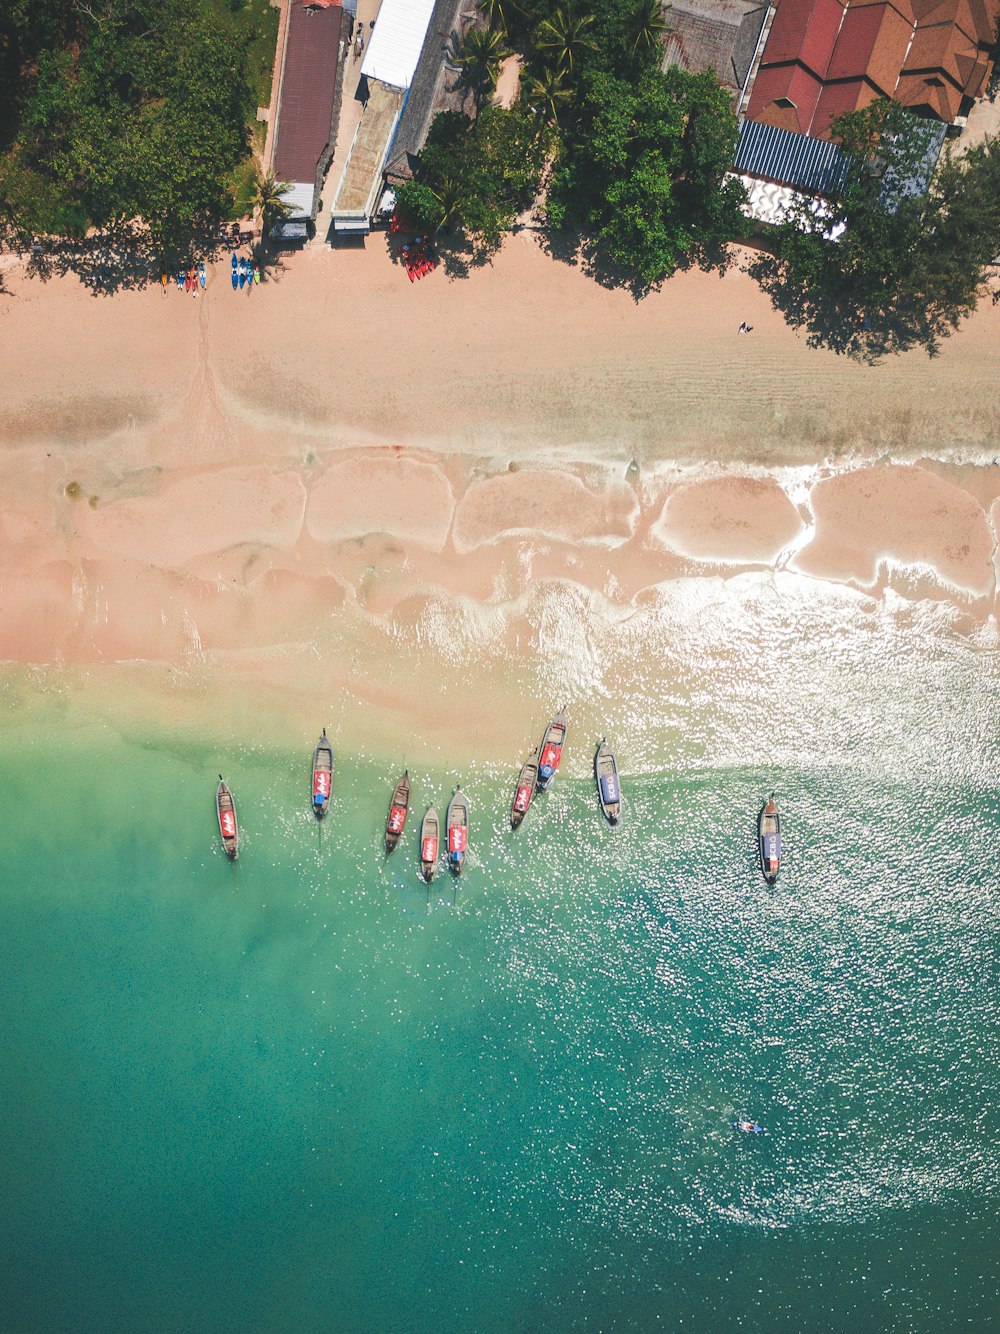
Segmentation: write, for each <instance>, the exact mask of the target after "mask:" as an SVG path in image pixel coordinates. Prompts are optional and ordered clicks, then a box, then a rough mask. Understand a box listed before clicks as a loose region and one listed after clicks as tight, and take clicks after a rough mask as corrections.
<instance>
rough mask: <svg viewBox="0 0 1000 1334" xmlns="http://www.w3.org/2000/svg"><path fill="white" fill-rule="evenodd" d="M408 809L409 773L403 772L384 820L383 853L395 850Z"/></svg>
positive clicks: (386, 853) (401, 835) (401, 834)
mask: <svg viewBox="0 0 1000 1334" xmlns="http://www.w3.org/2000/svg"><path fill="white" fill-rule="evenodd" d="M409 809H410V775H409V774H408V773H404V774H403V776H402V778H401V779H400V780H399V782H398V783H397V784H396V787H395V789H394V791H393V794H392V801H391V802H390V803H389V814H388V815H387V816H386V820H385V855H386V856H387V857H388V856H389V854H390V853H391V852H395V851H396V848H397V846H398V844H399V840H400V839H401V838H402V837H403V829H404V828H405V826H406V816H407V813H408V812H409Z"/></svg>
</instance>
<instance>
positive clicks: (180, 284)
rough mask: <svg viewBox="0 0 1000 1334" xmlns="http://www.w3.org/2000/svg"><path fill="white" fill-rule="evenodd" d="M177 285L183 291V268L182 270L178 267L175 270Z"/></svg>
mask: <svg viewBox="0 0 1000 1334" xmlns="http://www.w3.org/2000/svg"><path fill="white" fill-rule="evenodd" d="M177 287H178V289H179V290H180V291H181V292H183V291H184V270H183V269H178V270H177Z"/></svg>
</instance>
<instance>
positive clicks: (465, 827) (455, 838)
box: [445, 787, 469, 875]
mask: <svg viewBox="0 0 1000 1334" xmlns="http://www.w3.org/2000/svg"><path fill="white" fill-rule="evenodd" d="M445 826H446V828H447V830H448V865H449V866H450V867H451V869H452V872H453V874H454V875H461V874H462V867H463V866H464V864H465V854H466V853H467V852H468V850H469V803H468V800H467V799H466V796H465V793H464V792H463V791H462V789H461V788H460V787H456V789H455V795H454V796H453V797H452V799H451V801H449V802H448V814H447V816H446V818H445Z"/></svg>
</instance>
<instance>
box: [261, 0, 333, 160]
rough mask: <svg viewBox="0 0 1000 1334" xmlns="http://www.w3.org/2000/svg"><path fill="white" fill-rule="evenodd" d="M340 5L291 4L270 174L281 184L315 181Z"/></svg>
mask: <svg viewBox="0 0 1000 1334" xmlns="http://www.w3.org/2000/svg"><path fill="white" fill-rule="evenodd" d="M341 17H342V10H341V7H340V5H339V4H337V5H336V6H333V7H329V8H322V9H309V8H307V7H306V6H305V5H304V4H302V3H301V0H292V3H291V8H290V10H289V13H288V37H287V41H286V46H285V63H284V69H283V71H282V75H281V92H280V97H279V102H278V125H277V132H276V134H275V141H274V174H275V176H277V178H278V179H279V180H282V181H306V182H308V181H314V180H315V179H316V171H317V168H318V166H319V160H320V158H321V157H322V155H323V150H324V149H325V148H326V146H327V141H328V140H329V137H330V120H331V117H332V116H333V95H334V91H335V89H336V86H337V60H338V57H339V54H340V25H341Z"/></svg>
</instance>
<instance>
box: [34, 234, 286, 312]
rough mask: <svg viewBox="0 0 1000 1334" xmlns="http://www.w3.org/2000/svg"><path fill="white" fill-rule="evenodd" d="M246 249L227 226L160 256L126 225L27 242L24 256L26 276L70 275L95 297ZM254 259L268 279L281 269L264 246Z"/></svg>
mask: <svg viewBox="0 0 1000 1334" xmlns="http://www.w3.org/2000/svg"><path fill="white" fill-rule="evenodd" d="M246 245H247V234H246V232H245V231H241V229H240V226H239V224H238V223H233V224H228V223H227V224H224V225H223V226H221V227H219V226H213V227H206V228H204V229H203V230H200V231H197V232H195V233H194V234H193V235H192V237H191V240H190V242H189V244H188V245H187V246H186V247H185V249H184V251H183V252H179V251H178V252H174V253H173V254H168V255H166V256H164V255H163V254H162V253H161V252H160V251H158V250H157V248H156V247H155V246H154V245H152V244H151V242H150V240H149V237H148V235H146V234H145V233H144V232H143V231H142V230H141V229H139V228H135V227H130V226H125V227H121V228H116V229H114V230H113V231H106V232H101V233H98V234H95V235H92V236H88V237H85V238H83V239H80V240H73V239H67V238H46V239H44V240H42V241H35V242H32V243H28V244H26V245H25V246H24V247H23V248H22V254H24V256H25V271H26V272H27V273H28V275H29V276H30V277H34V278H39V279H41V281H42V282H47V281H48V280H49V279H50V278H58V277H64V276H66V275H68V274H72V275H73V276H74V277H75V278H77V279H78V280H79V281H80V282H81V283H82V284H83V286H84V287H86V288H87V289H88V290H89V291H90V293H91V295H93V296H95V297H97V296H114V295H115V293H117V292H128V291H142V290H143V289H145V288H147V287H150V286H153V285H154V284H156V283H161V282H162V278H163V275H164V274H165V275H166V277H167V279H168V283H169V284H173V283H174V282H175V280H176V277H177V274H178V273H179V272H180V273H185V272H186V271H187V270H188V268H189V267H190V266H191V265H192V264H197V263H199V262H203V263H206V264H208V263H213V262H215V261H217V260H219V259H222V258H224V257H225V256H226V255H227V254H229V253H230V252H231V251H233V250H234V249H239V248H242V247H245V246H246ZM253 257H254V259H255V260H256V261H257V263H258V265H259V267H260V269H261V273H262V276H264V277H266V278H268V279H270V280H272V281H274V280H276V279H278V278H279V277H280V274H281V273H282V272H283V270H284V264H283V262H282V258H281V254H280V252H279V251H277V250H274V249H273V248H272V247H270V246H268V245H264V244H258V245H256V246H255V247H254V248H253Z"/></svg>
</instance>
